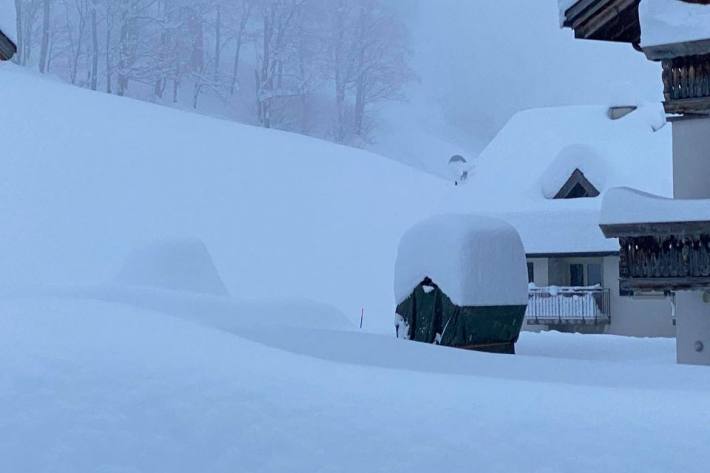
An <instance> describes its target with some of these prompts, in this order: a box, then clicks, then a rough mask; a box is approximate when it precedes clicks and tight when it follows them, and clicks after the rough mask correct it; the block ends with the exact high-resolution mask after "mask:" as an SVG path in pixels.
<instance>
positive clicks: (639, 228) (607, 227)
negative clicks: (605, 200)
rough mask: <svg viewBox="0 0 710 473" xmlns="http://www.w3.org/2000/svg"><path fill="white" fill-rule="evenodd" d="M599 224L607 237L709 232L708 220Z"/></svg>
mask: <svg viewBox="0 0 710 473" xmlns="http://www.w3.org/2000/svg"><path fill="white" fill-rule="evenodd" d="M599 226H600V227H601V229H602V232H603V233H604V236H606V237H607V238H634V237H645V236H660V235H676V236H693V235H709V234H710V221H696V222H649V223H618V224H602V225H599Z"/></svg>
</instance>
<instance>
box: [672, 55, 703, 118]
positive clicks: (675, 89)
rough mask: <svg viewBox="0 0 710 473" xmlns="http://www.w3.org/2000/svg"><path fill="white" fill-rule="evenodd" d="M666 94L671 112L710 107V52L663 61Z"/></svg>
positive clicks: (700, 109) (701, 109)
mask: <svg viewBox="0 0 710 473" xmlns="http://www.w3.org/2000/svg"><path fill="white" fill-rule="evenodd" d="M663 96H664V99H665V103H666V110H667V111H668V112H669V113H675V112H680V113H682V112H686V111H690V112H692V111H698V112H702V111H707V110H710V54H706V55H700V56H685V57H678V58H674V59H668V60H665V61H663Z"/></svg>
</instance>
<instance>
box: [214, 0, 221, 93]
mask: <svg viewBox="0 0 710 473" xmlns="http://www.w3.org/2000/svg"><path fill="white" fill-rule="evenodd" d="M214 35H215V42H214V79H215V81H217V80H219V66H220V62H221V59H222V7H221V6H220V5H217V19H216V24H215V31H214Z"/></svg>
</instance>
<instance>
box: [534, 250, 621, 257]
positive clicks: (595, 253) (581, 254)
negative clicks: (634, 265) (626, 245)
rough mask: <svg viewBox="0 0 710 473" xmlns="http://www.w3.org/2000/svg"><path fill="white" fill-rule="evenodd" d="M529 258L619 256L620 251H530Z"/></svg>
mask: <svg viewBox="0 0 710 473" xmlns="http://www.w3.org/2000/svg"><path fill="white" fill-rule="evenodd" d="M525 256H526V257H527V258H529V259H538V258H604V257H606V256H619V252H618V251H586V252H584V251H577V252H568V253H528V254H526V255H525Z"/></svg>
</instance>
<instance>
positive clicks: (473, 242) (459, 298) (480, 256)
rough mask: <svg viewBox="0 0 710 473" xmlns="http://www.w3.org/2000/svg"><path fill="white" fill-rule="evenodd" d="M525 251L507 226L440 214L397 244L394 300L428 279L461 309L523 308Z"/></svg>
mask: <svg viewBox="0 0 710 473" xmlns="http://www.w3.org/2000/svg"><path fill="white" fill-rule="evenodd" d="M525 268H526V266H525V251H524V250H523V243H522V241H521V240H520V236H519V235H518V232H517V231H516V230H515V229H514V228H513V227H512V226H511V225H510V224H508V223H506V222H504V221H502V220H499V219H495V218H490V217H481V216H476V215H440V216H436V217H432V218H429V219H427V220H425V221H423V222H421V223H419V224H417V225H415V226H414V227H412V228H411V229H409V230H408V231H407V232H406V233H405V234H404V236H403V237H402V240H401V242H400V244H399V250H398V252H397V263H396V267H395V289H394V291H395V298H396V300H397V303H398V304H399V303H401V302H402V301H404V300H405V299H406V298H407V297H409V295H410V294H411V293H412V291H413V290H414V288H416V287H417V286H418V285H419V284H420V283H421V282H422V281H423V280H424V279H425V278H430V279H431V280H432V281H433V282H434V283H435V284H437V285H438V286H439V287H440V288H441V289H442V290H443V291H444V292H445V293H446V295H447V296H449V298H450V299H451V300H452V302H453V303H454V304H456V305H459V306H493V305H525V304H527V301H528V280H527V271H526V269H525Z"/></svg>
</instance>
